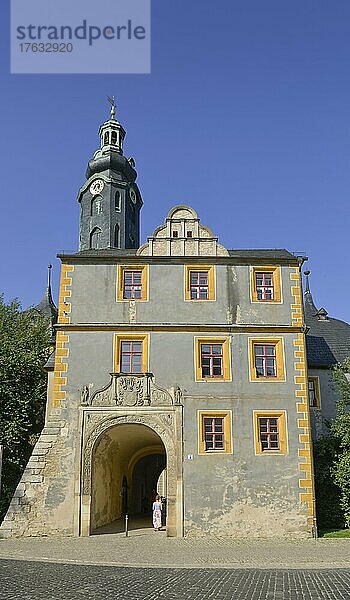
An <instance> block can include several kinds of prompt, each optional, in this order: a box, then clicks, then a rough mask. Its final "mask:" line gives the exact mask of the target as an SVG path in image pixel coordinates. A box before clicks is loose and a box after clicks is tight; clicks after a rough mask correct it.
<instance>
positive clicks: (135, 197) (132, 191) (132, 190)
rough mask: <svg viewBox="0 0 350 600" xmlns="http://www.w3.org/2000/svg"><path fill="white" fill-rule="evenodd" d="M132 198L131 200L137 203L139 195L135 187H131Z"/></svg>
mask: <svg viewBox="0 0 350 600" xmlns="http://www.w3.org/2000/svg"><path fill="white" fill-rule="evenodd" d="M130 199H131V202H133V203H134V204H136V200H137V196H136V192H135V190H134V188H131V190H130Z"/></svg>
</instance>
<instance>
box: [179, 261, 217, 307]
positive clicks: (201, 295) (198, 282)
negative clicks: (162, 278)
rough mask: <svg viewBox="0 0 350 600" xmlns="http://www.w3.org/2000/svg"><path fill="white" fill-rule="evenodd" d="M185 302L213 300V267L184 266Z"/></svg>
mask: <svg viewBox="0 0 350 600" xmlns="http://www.w3.org/2000/svg"><path fill="white" fill-rule="evenodd" d="M185 300H194V301H198V300H215V267H214V265H212V266H210V265H185Z"/></svg>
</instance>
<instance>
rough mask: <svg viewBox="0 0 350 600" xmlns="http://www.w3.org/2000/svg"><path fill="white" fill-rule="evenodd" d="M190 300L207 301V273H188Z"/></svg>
mask: <svg viewBox="0 0 350 600" xmlns="http://www.w3.org/2000/svg"><path fill="white" fill-rule="evenodd" d="M190 288H191V290H190V291H191V300H208V295H209V294H208V291H209V290H208V271H190Z"/></svg>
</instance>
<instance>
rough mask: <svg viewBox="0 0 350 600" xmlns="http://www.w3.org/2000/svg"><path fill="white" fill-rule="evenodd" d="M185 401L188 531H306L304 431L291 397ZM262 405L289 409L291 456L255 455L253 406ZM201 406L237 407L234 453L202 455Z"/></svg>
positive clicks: (234, 409) (274, 533)
mask: <svg viewBox="0 0 350 600" xmlns="http://www.w3.org/2000/svg"><path fill="white" fill-rule="evenodd" d="M184 404H185V414H184V420H185V423H186V426H185V429H184V482H185V497H184V504H185V532H186V535H206V534H208V533H212V534H214V535H215V534H216V535H225V534H230V535H232V536H237V537H240V538H241V537H242V536H243V535H245V534H246V535H248V536H249V537H254V536H256V537H274V536H287V535H299V534H301V535H302V534H303V532H305V531H306V519H305V513H304V511H303V508H302V507H301V506H300V503H299V495H298V481H299V477H300V471H299V470H298V466H297V462H298V444H297V441H298V431H297V420H296V413H295V410H293V406H292V405H291V401H290V398H286V399H284V400H282V399H281V400H280V401H279V402H275V401H273V400H271V399H269V398H265V399H264V401H258V400H252V399H234V398H219V397H216V398H208V397H202V398H198V397H196V398H193V397H192V398H190V397H188V398H186V399H185V403H184ZM262 408H263V409H267V410H268V409H271V410H276V409H281V410H287V412H288V416H287V435H288V454H286V455H256V454H255V449H254V434H253V410H258V409H262ZM199 410H231V411H232V439H233V454H217V455H215V454H205V455H202V454H198V449H197V448H198V434H197V429H198V425H197V422H198V411H199Z"/></svg>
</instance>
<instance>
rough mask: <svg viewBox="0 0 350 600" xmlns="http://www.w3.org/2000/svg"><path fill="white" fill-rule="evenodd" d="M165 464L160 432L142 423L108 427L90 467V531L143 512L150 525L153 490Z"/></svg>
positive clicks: (98, 441) (99, 439)
mask: <svg viewBox="0 0 350 600" xmlns="http://www.w3.org/2000/svg"><path fill="white" fill-rule="evenodd" d="M165 467H166V451H165V447H164V444H163V442H162V440H161V439H160V437H159V435H158V434H157V433H156V432H155V431H154V430H153V429H151V428H150V427H147V426H146V425H141V424H120V425H115V426H112V427H110V428H108V429H107V430H106V431H105V432H104V433H102V435H101V436H100V437H99V438H98V440H97V441H96V443H95V446H94V449H93V455H92V469H91V483H92V488H91V520H90V532H91V533H94V532H96V533H98V529H99V528H101V527H105V526H107V525H109V524H111V523H116V522H118V520H120V519H122V518H123V517H124V515H125V513H128V515H130V516H135V515H138V516H139V515H143V519H144V521H145V522H146V523H147V524H148V525H147V526H149V527H151V519H150V509H151V495H152V490H154V489H156V486H157V485H158V483H157V482H158V479H159V477H160V475H161V473H162V472H163V470H164V468H165Z"/></svg>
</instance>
